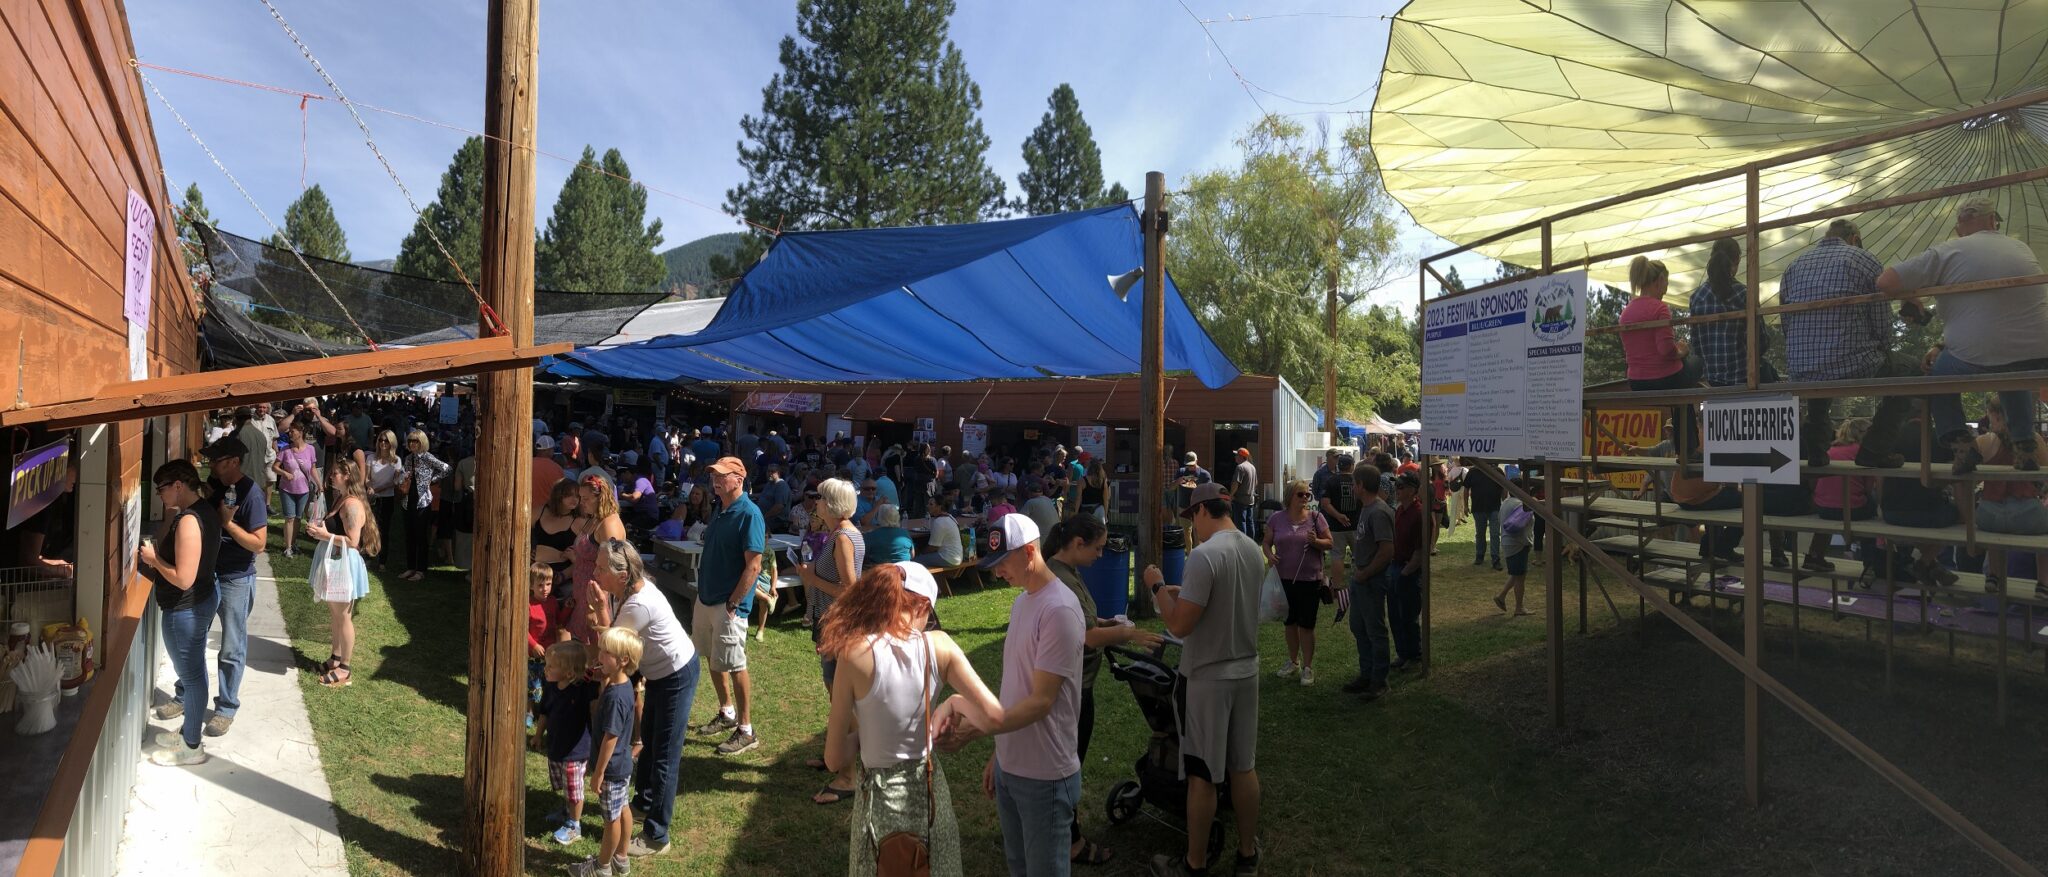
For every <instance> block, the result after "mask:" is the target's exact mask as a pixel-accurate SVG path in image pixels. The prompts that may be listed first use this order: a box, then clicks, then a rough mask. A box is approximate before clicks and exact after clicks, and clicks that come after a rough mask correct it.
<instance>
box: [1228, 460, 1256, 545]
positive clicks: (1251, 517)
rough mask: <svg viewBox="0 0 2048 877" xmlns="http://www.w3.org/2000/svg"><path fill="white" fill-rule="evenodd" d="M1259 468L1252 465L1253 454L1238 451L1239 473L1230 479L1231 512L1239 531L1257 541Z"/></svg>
mask: <svg viewBox="0 0 2048 877" xmlns="http://www.w3.org/2000/svg"><path fill="white" fill-rule="evenodd" d="M1258 507H1259V467H1257V466H1254V465H1252V452H1251V451H1249V450H1247V449H1245V448H1238V449H1237V472H1236V474H1234V475H1232V476H1231V478H1230V511H1231V514H1232V515H1234V516H1235V517H1236V520H1237V526H1238V529H1241V530H1243V531H1244V532H1245V533H1246V534H1247V535H1249V536H1251V537H1252V538H1254V539H1256V538H1258V536H1259V521H1258Z"/></svg>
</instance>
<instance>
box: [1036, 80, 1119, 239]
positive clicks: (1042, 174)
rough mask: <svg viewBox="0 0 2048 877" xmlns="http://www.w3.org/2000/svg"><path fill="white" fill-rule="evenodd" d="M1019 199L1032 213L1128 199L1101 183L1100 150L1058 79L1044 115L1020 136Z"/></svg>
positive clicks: (1067, 87) (1071, 89)
mask: <svg viewBox="0 0 2048 877" xmlns="http://www.w3.org/2000/svg"><path fill="white" fill-rule="evenodd" d="M1017 188H1019V189H1022V190H1023V193H1024V196H1023V201H1022V202H1021V203H1020V204H1019V205H1018V206H1019V207H1020V208H1022V209H1023V210H1024V212H1026V213H1029V214H1031V215H1033V216H1042V215H1045V214H1047V213H1066V212H1068V211H1072V210H1085V209H1087V208H1090V207H1100V206H1103V205H1105V204H1113V203H1116V202H1118V201H1128V200H1130V193H1129V192H1126V191H1124V187H1123V186H1122V185H1121V184H1118V185H1116V186H1114V187H1113V188H1110V189H1104V188H1103V187H1102V150H1101V149H1098V148H1097V147H1096V146H1095V134H1094V132H1093V131H1091V130H1089V128H1088V120H1087V119H1084V118H1082V117H1081V101H1080V99H1079V98H1077V97H1075V96H1074V87H1073V86H1071V85H1068V84H1066V83H1064V82H1062V83H1060V85H1059V87H1058V88H1055V89H1053V90H1052V97H1050V98H1047V99H1046V111H1045V116H1044V117H1042V118H1041V119H1040V120H1039V122H1038V127H1037V128H1033V129H1032V130H1031V136H1029V137H1026V138H1024V171H1023V172H1022V173H1020V174H1018V175H1017Z"/></svg>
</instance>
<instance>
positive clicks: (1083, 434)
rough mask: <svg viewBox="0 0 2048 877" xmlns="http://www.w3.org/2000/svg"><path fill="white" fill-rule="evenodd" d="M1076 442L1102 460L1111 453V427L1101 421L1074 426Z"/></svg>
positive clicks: (1091, 455)
mask: <svg viewBox="0 0 2048 877" xmlns="http://www.w3.org/2000/svg"><path fill="white" fill-rule="evenodd" d="M1074 444H1077V445H1080V446H1081V450H1084V451H1087V452H1088V455H1089V456H1090V457H1093V458H1095V459H1097V460H1100V459H1102V458H1103V457H1104V456H1107V455H1108V453H1109V427H1107V426H1104V425H1102V424H1100V423H1089V424H1083V425H1081V426H1077V427H1074Z"/></svg>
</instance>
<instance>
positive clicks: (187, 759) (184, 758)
mask: <svg viewBox="0 0 2048 877" xmlns="http://www.w3.org/2000/svg"><path fill="white" fill-rule="evenodd" d="M149 760H150V761H152V762H154V763H156V764H161V765H163V766H165V767H190V766H192V765H195V764H205V763H206V746H205V745H203V744H202V745H200V746H195V747H192V748H190V749H187V748H185V741H183V740H180V741H178V745H177V748H174V749H159V750H157V751H155V752H152V753H150V754H149Z"/></svg>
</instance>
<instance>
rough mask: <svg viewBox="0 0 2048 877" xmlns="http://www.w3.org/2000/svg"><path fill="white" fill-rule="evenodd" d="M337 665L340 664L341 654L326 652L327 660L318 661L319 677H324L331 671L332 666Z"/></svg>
mask: <svg viewBox="0 0 2048 877" xmlns="http://www.w3.org/2000/svg"><path fill="white" fill-rule="evenodd" d="M338 666H341V656H340V655H336V654H332V653H330V654H328V656H327V660H325V661H321V662H320V676H321V678H323V679H324V678H326V676H327V674H328V673H331V672H333V671H334V668H335V667H338Z"/></svg>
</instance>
